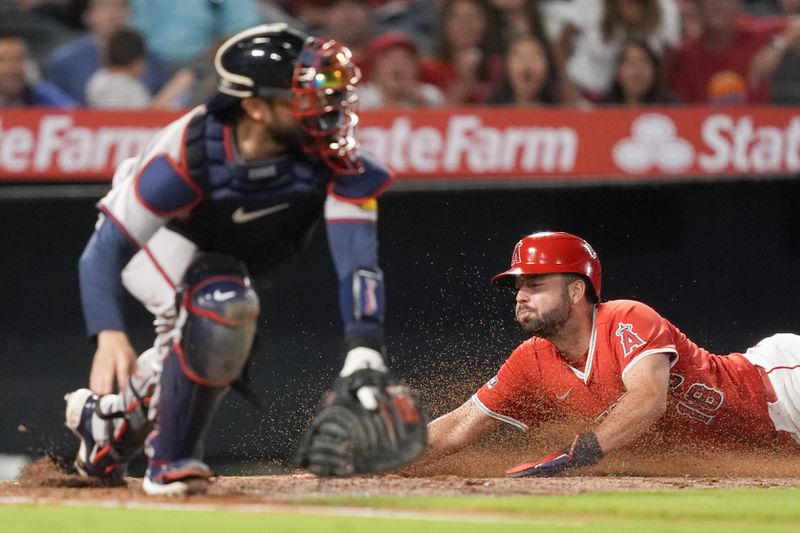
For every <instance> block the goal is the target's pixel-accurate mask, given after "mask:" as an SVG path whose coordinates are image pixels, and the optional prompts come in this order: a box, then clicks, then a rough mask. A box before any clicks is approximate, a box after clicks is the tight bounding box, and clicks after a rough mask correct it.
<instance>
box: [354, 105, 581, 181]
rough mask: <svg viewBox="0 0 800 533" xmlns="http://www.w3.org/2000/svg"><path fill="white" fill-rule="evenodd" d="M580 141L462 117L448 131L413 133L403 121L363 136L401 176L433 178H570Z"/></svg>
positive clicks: (561, 132) (551, 130)
mask: <svg viewBox="0 0 800 533" xmlns="http://www.w3.org/2000/svg"><path fill="white" fill-rule="evenodd" d="M534 122H535V121H534V120H531V123H534ZM579 140H580V138H579V134H578V132H577V131H576V130H574V129H572V128H569V127H566V126H561V125H550V126H548V125H541V124H525V123H522V124H517V125H506V126H502V127H493V126H491V125H489V124H486V123H485V122H484V120H483V118H482V117H481V116H480V115H463V114H454V115H452V116H451V117H449V118H448V119H447V123H446V125H445V126H444V127H441V126H418V127H414V126H413V125H412V122H411V120H409V118H408V117H406V116H400V117H398V118H396V119H395V120H394V121H393V122H392V123H391V125H389V127H364V128H362V129H361V131H360V134H359V141H360V142H361V146H362V147H363V149H364V150H365V151H367V152H369V153H371V154H373V155H374V156H375V157H376V158H378V160H380V161H383V162H385V163H387V164H388V165H389V166H390V167H391V168H392V169H394V170H395V171H396V172H408V171H410V172H418V173H430V174H434V175H435V174H436V173H449V174H458V173H462V174H464V175H469V174H487V175H490V174H504V173H505V174H514V173H521V174H528V173H534V172H535V173H548V174H558V173H569V172H572V171H573V170H574V169H575V162H576V160H577V154H578V145H579Z"/></svg>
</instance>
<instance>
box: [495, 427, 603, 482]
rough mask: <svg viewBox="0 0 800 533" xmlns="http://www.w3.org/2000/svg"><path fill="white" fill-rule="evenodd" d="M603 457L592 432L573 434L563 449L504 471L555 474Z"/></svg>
mask: <svg viewBox="0 0 800 533" xmlns="http://www.w3.org/2000/svg"><path fill="white" fill-rule="evenodd" d="M602 458H603V450H601V449H600V444H599V443H598V442H597V436H596V435H595V434H594V433H591V432H587V433H581V434H579V435H575V439H574V440H573V441H572V443H571V444H570V445H569V446H567V447H565V448H564V449H563V450H561V451H559V452H556V453H552V454H550V455H548V456H546V457H542V458H541V459H539V460H538V461H535V462H533V463H523V464H520V465H517V466H515V467H514V468H512V469H510V470H507V471H506V476H508V477H532V476H536V477H549V476H557V475H559V474H562V473H564V472H566V471H568V470H572V469H573V468H580V467H583V466H591V465H593V464H596V463H597V462H599V461H600V459H602Z"/></svg>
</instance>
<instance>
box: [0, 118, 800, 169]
mask: <svg viewBox="0 0 800 533" xmlns="http://www.w3.org/2000/svg"><path fill="white" fill-rule="evenodd" d="M177 116H178V114H176V113H171V112H158V113H157V112H138V113H131V112H108V111H104V112H103V111H73V112H67V111H63V112H62V111H55V110H49V111H42V110H37V111H33V110H29V111H4V112H2V114H0V180H5V181H29V180H40V181H43V180H47V181H95V180H99V181H102V180H108V179H110V177H111V176H112V174H113V171H114V168H115V167H116V165H117V164H119V163H120V162H121V161H122V160H124V159H125V158H127V157H132V156H134V155H135V154H136V153H137V152H138V151H139V150H141V149H142V148H144V146H145V145H146V144H147V142H148V141H149V140H150V139H151V138H152V136H153V135H154V134H155V133H156V132H157V131H158V130H159V129H160V128H161V127H163V126H164V125H165V124H167V123H168V122H169V121H170V120H172V119H174V118H176V117H177ZM361 116H362V121H361V125H360V129H359V137H360V141H361V144H362V146H363V148H364V149H365V150H366V151H368V152H371V153H373V154H375V155H376V156H377V157H378V158H379V159H381V160H383V161H384V162H386V163H387V164H388V165H389V166H390V167H392V168H393V169H394V171H395V172H396V174H397V176H398V178H399V179H401V180H452V179H458V180H469V179H477V180H486V179H493V178H497V179H524V180H537V181H542V180H558V181H565V180H595V181H602V180H609V179H612V180H620V179H630V180H653V179H670V178H685V177H716V176H737V175H742V176H758V175H765V176H766V175H786V174H794V173H796V172H797V171H798V170H799V169H800V108H795V107H750V108H725V109H721V108H707V107H670V108H666V107H665V108H647V109H645V110H638V111H637V110H627V109H626V110H622V109H600V110H590V111H580V110H566V109H564V110H562V109H553V110H542V109H535V108H533V109H511V108H500V109H498V108H475V109H456V110H453V109H437V110H414V111H371V112H368V111H364V112H362V113H361Z"/></svg>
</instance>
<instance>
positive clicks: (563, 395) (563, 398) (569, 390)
mask: <svg viewBox="0 0 800 533" xmlns="http://www.w3.org/2000/svg"><path fill="white" fill-rule="evenodd" d="M570 392H572V387H570V388H569V389H567V392H565V393H564V394H556V400H558V401H560V402H563V401H564V400H566V399H567V397H568V396H569V393H570Z"/></svg>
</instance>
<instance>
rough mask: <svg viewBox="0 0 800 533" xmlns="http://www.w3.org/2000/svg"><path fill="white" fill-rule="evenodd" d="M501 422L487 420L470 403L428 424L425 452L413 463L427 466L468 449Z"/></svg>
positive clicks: (488, 418)
mask: <svg viewBox="0 0 800 533" xmlns="http://www.w3.org/2000/svg"><path fill="white" fill-rule="evenodd" d="M499 423H500V422H499V421H497V420H495V419H494V418H492V417H490V416H489V415H487V414H486V413H484V412H483V411H481V410H480V409H478V406H477V405H475V402H473V401H472V400H471V399H470V400H467V401H466V402H464V403H463V404H462V405H461V406H460V407H458V408H457V409H455V410H453V411H450V412H449V413H447V414H445V415H442V416H440V417H439V418H437V419H436V420H434V421H433V422H431V423H430V424H428V449H427V450H426V451H425V455H423V456H422V458H421V459H420V460H419V461H418V462H417V463H415V464H416V465H420V466H421V465H426V464H429V463H432V462H434V461H436V460H438V459H441V458H443V457H447V456H448V455H452V454H454V453H456V452H457V451H459V450H461V449H463V448H465V447H467V446H469V445H470V444H472V443H473V442H475V441H476V440H477V439H478V438H480V437H481V436H482V435H483V434H484V433H486V432H488V431H490V430H492V429H494V428H495V427H497V425H498V424H499Z"/></svg>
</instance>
